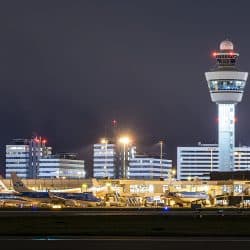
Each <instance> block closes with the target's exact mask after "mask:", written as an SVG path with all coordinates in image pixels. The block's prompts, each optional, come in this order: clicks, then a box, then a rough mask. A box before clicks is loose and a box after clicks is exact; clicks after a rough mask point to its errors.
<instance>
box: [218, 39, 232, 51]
mask: <svg viewBox="0 0 250 250" xmlns="http://www.w3.org/2000/svg"><path fill="white" fill-rule="evenodd" d="M233 49H234V45H233V43H232V42H231V41H229V40H224V41H222V42H221V43H220V50H233Z"/></svg>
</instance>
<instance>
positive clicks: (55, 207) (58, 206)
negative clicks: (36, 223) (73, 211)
mask: <svg viewBox="0 0 250 250" xmlns="http://www.w3.org/2000/svg"><path fill="white" fill-rule="evenodd" d="M52 208H53V209H61V208H62V206H61V205H57V204H54V205H52Z"/></svg>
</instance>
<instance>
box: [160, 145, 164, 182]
mask: <svg viewBox="0 0 250 250" xmlns="http://www.w3.org/2000/svg"><path fill="white" fill-rule="evenodd" d="M162 146H163V141H160V168H161V174H160V180H163V176H162Z"/></svg>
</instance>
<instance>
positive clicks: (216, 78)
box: [205, 40, 248, 171]
mask: <svg viewBox="0 0 250 250" xmlns="http://www.w3.org/2000/svg"><path fill="white" fill-rule="evenodd" d="M213 56H214V57H215V58H216V61H217V63H216V66H215V67H214V69H212V70H211V71H210V72H206V73H205V76H206V80H207V83H208V88H209V91H210V96H211V99H212V102H215V103H217V105H218V122H219V128H218V132H219V138H218V144H219V171H233V170H234V144H235V133H234V126H235V125H234V123H235V106H236V104H237V103H239V102H241V100H242V96H243V92H244V88H245V85H246V81H247V77H248V72H241V71H239V70H238V69H237V67H236V61H237V59H238V57H239V53H236V52H235V51H234V45H233V43H232V42H231V41H229V40H225V41H222V42H221V43H220V50H219V51H216V52H214V53H213Z"/></svg>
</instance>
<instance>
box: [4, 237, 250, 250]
mask: <svg viewBox="0 0 250 250" xmlns="http://www.w3.org/2000/svg"><path fill="white" fill-rule="evenodd" d="M0 242H1V244H4V246H5V247H7V248H8V249H16V247H18V249H32V248H33V249H37V250H40V249H73V248H81V249H85V250H86V249H109V250H117V249H122V250H123V249H124V250H125V249H126V250H127V249H136V250H142V249H143V250H149V249H150V250H152V249H159V250H161V249H174V250H175V249H203V250H211V249H214V250H217V249H218V250H219V249H220V250H221V249H222V248H225V249H227V250H233V249H234V250H235V249H249V247H250V238H240V237H238V238H234V237H232V238H231V237H82V238H79V237H78V238H77V237H72V238H62V237H41V238H38V237H37V238H30V239H28V238H26V239H25V238H22V239H20V238H9V239H0Z"/></svg>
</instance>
